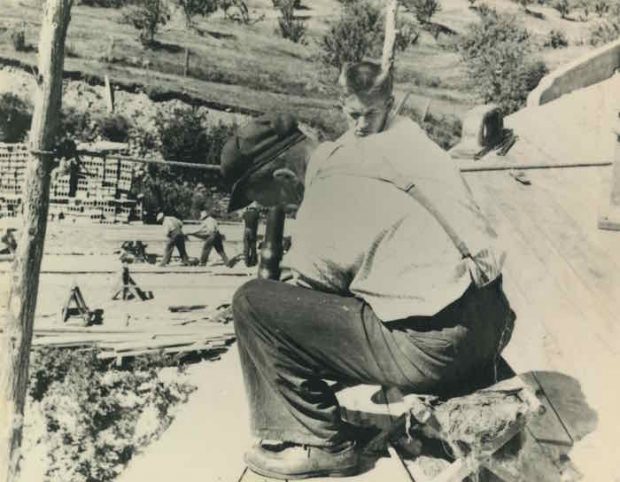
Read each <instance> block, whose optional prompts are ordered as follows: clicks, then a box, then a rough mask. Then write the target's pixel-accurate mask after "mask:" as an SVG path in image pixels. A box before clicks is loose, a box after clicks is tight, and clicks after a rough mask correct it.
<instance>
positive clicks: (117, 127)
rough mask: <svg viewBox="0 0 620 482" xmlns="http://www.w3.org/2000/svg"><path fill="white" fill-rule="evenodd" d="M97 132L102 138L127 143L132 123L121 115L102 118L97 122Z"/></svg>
mask: <svg viewBox="0 0 620 482" xmlns="http://www.w3.org/2000/svg"><path fill="white" fill-rule="evenodd" d="M96 124H97V131H98V133H99V135H100V136H101V137H103V138H104V139H107V140H109V141H113V142H127V141H128V140H129V132H130V129H131V123H130V122H129V121H128V120H127V118H126V117H124V116H122V115H120V114H113V115H109V116H105V117H101V118H100V119H98V120H97V121H96Z"/></svg>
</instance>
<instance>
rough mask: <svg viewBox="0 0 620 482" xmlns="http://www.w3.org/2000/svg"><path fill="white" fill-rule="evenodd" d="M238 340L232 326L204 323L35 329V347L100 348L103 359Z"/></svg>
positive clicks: (214, 348)
mask: <svg viewBox="0 0 620 482" xmlns="http://www.w3.org/2000/svg"><path fill="white" fill-rule="evenodd" d="M234 339H235V333H234V330H233V328H232V327H228V326H224V325H222V324H219V323H213V322H206V321H203V322H201V323H196V324H193V325H192V326H191V327H187V328H186V327H183V325H180V324H176V325H173V324H169V325H159V326H151V327H148V328H146V327H141V328H138V329H126V330H125V329H116V330H110V329H97V328H95V327H91V328H82V329H79V328H66V329H65V328H60V327H59V328H39V329H35V330H34V339H33V342H32V346H33V347H40V346H46V347H57V348H79V347H88V348H99V349H100V350H101V353H100V354H99V357H100V358H119V357H120V358H122V357H127V356H138V355H145V354H153V353H158V352H164V353H183V352H203V351H208V352H219V351H222V350H224V349H225V348H226V347H227V346H228V345H230V344H231V343H232V342H233V341H234Z"/></svg>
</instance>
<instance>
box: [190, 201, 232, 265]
mask: <svg viewBox="0 0 620 482" xmlns="http://www.w3.org/2000/svg"><path fill="white" fill-rule="evenodd" d="M190 235H192V236H196V237H197V238H200V239H203V240H204V244H203V245H202V252H201V254H200V266H206V264H207V261H208V260H209V255H210V254H211V249H213V248H215V251H216V252H217V254H219V255H220V257H221V258H222V261H223V262H224V265H226V266H228V267H230V260H229V259H228V256H226V252H225V251H224V243H223V241H224V237H223V236H222V233H220V228H219V226H218V224H217V221H216V220H215V218H214V217H213V216H211V215H210V214H209V213H208V212H207V211H201V212H200V226H199V227H198V230H197V231H195V232H193V233H190Z"/></svg>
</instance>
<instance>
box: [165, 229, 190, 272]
mask: <svg viewBox="0 0 620 482" xmlns="http://www.w3.org/2000/svg"><path fill="white" fill-rule="evenodd" d="M175 247H176V248H177V250H178V251H179V256H181V261H182V262H183V263H187V262H189V258H188V257H187V251H185V236H184V235H183V233H177V234H172V235H171V236H169V237H168V242H167V243H166V248H165V249H164V257H163V259H162V260H161V264H162V265H166V264H168V263H169V262H170V258H172V251H174V248H175Z"/></svg>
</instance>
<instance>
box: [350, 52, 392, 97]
mask: <svg viewBox="0 0 620 482" xmlns="http://www.w3.org/2000/svg"><path fill="white" fill-rule="evenodd" d="M392 83H393V79H392V73H391V72H384V71H383V70H382V68H381V66H380V65H379V64H376V63H374V62H368V61H364V62H356V63H345V64H344V65H343V67H342V71H341V73H340V77H339V79H338V84H339V85H340V87H341V88H342V94H343V98H346V97H348V96H350V95H356V96H358V97H360V98H361V99H363V100H366V99H370V98H377V97H385V98H388V97H390V96H391V95H392Z"/></svg>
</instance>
